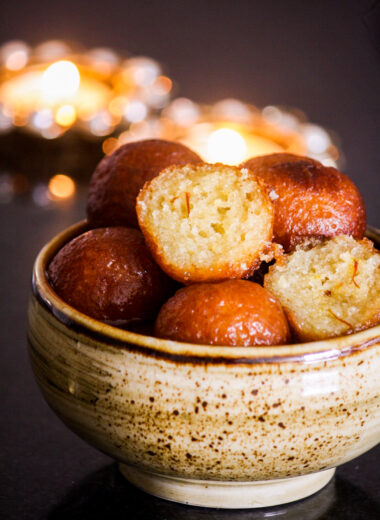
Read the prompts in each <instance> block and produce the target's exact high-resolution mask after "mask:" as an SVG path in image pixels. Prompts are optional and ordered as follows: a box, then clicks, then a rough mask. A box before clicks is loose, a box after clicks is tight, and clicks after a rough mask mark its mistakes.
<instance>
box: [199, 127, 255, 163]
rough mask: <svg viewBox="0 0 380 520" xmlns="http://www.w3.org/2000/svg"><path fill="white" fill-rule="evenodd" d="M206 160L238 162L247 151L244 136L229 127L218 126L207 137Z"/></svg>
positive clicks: (212, 161)
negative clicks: (217, 128)
mask: <svg viewBox="0 0 380 520" xmlns="http://www.w3.org/2000/svg"><path fill="white" fill-rule="evenodd" d="M206 153H207V156H206V160H207V161H208V162H210V163H215V162H221V163H224V164H240V163H241V162H242V161H243V160H244V158H245V156H246V153H247V145H246V142H245V140H244V138H243V137H242V136H241V135H240V134H239V133H238V132H236V131H235V130H232V129H231V128H220V129H219V130H215V131H214V132H212V133H211V134H210V135H209V137H208V139H207V152H206Z"/></svg>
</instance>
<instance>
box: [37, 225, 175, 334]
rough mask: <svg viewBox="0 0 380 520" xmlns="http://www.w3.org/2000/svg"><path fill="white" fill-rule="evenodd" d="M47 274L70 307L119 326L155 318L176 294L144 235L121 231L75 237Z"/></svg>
mask: <svg viewBox="0 0 380 520" xmlns="http://www.w3.org/2000/svg"><path fill="white" fill-rule="evenodd" d="M47 275H48V279H49V282H50V284H51V285H52V287H53V289H54V290H55V291H56V293H57V294H58V295H59V296H60V297H61V298H62V299H63V300H64V301H65V302H67V303H68V304H69V305H71V306H72V307H74V308H76V309H77V310H79V311H80V312H82V313H84V314H87V315H88V316H91V317H92V318H95V319H98V320H101V321H105V322H109V323H114V324H120V325H122V324H126V323H128V322H130V321H133V320H153V319H154V318H155V317H156V314H157V312H158V309H159V308H160V306H161V304H162V303H163V302H164V301H165V300H166V299H167V298H168V297H169V296H170V295H171V294H173V292H174V290H175V288H174V286H173V285H174V282H173V281H172V280H170V279H169V278H168V277H167V276H166V275H165V273H163V272H162V271H161V269H160V268H159V267H158V266H157V265H156V263H155V262H154V260H153V259H152V257H151V255H150V253H149V251H148V249H147V247H146V245H145V243H144V238H143V236H142V234H141V233H140V231H138V230H137V229H128V228H122V227H114V228H99V229H94V230H91V231H87V232H86V233H83V234H82V235H79V236H78V237H76V238H74V239H73V240H71V241H70V242H68V243H67V244H66V245H65V246H64V247H62V249H60V250H59V251H58V253H57V254H56V255H55V257H54V258H53V260H52V261H51V262H50V264H49V266H48V269H47Z"/></svg>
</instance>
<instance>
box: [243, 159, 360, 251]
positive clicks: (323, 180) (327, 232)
mask: <svg viewBox="0 0 380 520" xmlns="http://www.w3.org/2000/svg"><path fill="white" fill-rule="evenodd" d="M242 166H244V167H246V168H249V170H250V171H252V172H253V173H254V174H255V175H257V176H259V177H260V178H261V179H262V180H263V181H264V183H265V184H266V186H267V190H268V193H269V196H270V198H271V200H272V201H273V204H274V208H275V219H274V238H273V240H274V241H275V242H278V243H279V244H281V245H282V246H283V247H284V249H285V251H291V250H293V249H294V248H295V246H296V245H297V244H298V243H300V242H302V240H303V239H304V238H311V237H334V236H337V235H341V234H345V235H351V236H353V237H354V238H362V237H363V235H364V232H365V229H366V213H365V207H364V202H363V199H362V197H361V195H360V193H359V191H358V189H357V187H356V186H355V184H354V183H353V182H352V181H351V180H350V179H349V178H348V177H347V176H346V175H344V174H343V173H341V172H339V171H338V170H336V169H335V168H331V167H327V166H323V164H321V163H320V162H318V161H315V160H314V159H310V158H309V157H301V156H298V155H293V154H287V153H278V154H271V155H263V156H261V157H254V158H253V159H249V160H248V161H246V162H245V163H244V164H243V165H242Z"/></svg>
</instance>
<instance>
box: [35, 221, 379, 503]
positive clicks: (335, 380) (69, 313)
mask: <svg viewBox="0 0 380 520" xmlns="http://www.w3.org/2000/svg"><path fill="white" fill-rule="evenodd" d="M85 229H86V224H85V223H81V224H77V225H75V226H73V227H71V228H69V229H67V230H66V231H64V232H63V233H61V234H59V235H58V236H57V237H55V238H54V239H53V240H52V241H51V242H49V243H48V244H47V245H46V246H45V247H44V248H43V249H42V251H41V252H40V254H39V255H38V257H37V259H36V262H35V266H34V272H33V291H32V295H31V299H30V306H29V348H30V357H31V363H32V367H33V371H34V374H35V377H36V379H37V382H38V384H39V386H40V388H41V390H42V393H43V395H44V397H45V399H46V401H47V402H48V403H49V405H50V406H51V407H52V408H53V410H55V412H56V413H57V414H58V416H59V417H60V418H61V419H62V420H63V422H64V423H65V424H66V425H67V426H68V427H69V428H71V429H72V430H73V431H74V432H76V433H77V434H78V435H79V436H80V437H82V438H83V439H85V440H86V441H88V442H89V443H90V444H92V445H93V446H95V447H97V448H99V449H101V450H102V451H104V452H105V453H107V454H109V455H111V456H112V457H114V458H115V459H116V460H118V461H119V463H120V469H121V471H122V473H123V474H124V476H125V477H126V478H127V479H128V480H129V481H130V482H132V483H133V484H135V485H136V486H138V487H139V488H141V489H143V490H145V491H147V492H148V493H151V494H153V495H156V496H159V497H163V498H166V499H169V500H174V501H178V502H183V503H187V504H193V505H198V506H209V507H224V508H249V507H263V506H269V505H275V504H281V503H286V502H290V501H293V500H298V499H300V498H303V497H306V496H308V495H310V494H312V493H314V492H316V491H318V490H319V489H321V488H322V487H323V486H324V485H325V484H327V482H328V481H329V480H330V479H331V478H332V476H333V474H334V471H335V469H334V468H335V467H336V466H338V465H339V464H342V463H344V462H346V461H348V460H350V459H352V458H354V457H356V456H358V455H360V454H361V453H363V452H365V451H366V450H368V449H370V448H371V447H373V446H375V445H376V444H377V443H378V442H379V440H380V378H379V374H380V326H377V327H374V328H372V329H369V330H366V331H364V332H360V333H357V334H353V335H350V336H345V337H340V338H336V339H331V340H327V341H317V342H313V343H304V344H298V345H286V346H276V347H216V346H204V345H191V344H185V343H178V342H174V341H167V340H160V339H157V338H153V337H149V336H144V335H141V334H136V333H132V332H128V331H125V330H121V329H117V328H114V327H111V326H108V325H105V324H103V323H100V322H98V321H96V320H93V319H91V318H89V317H87V316H85V315H83V314H81V313H80V312H78V311H76V310H75V309H73V308H72V307H70V306H69V305H67V304H66V303H65V302H63V301H62V300H61V299H60V298H59V297H58V296H57V295H56V294H55V293H54V291H53V290H52V288H51V287H50V286H49V284H48V282H47V279H46V275H45V272H46V266H47V265H48V263H49V260H50V259H51V258H52V256H53V255H54V253H55V252H56V251H57V250H58V249H59V248H60V247H62V245H63V244H65V243H66V242H67V241H68V240H69V239H71V238H73V237H74V236H76V235H78V234H79V233H80V232H82V231H84V230H85ZM371 238H372V239H377V240H379V239H380V236H379V234H378V233H376V232H375V233H372V236H371Z"/></svg>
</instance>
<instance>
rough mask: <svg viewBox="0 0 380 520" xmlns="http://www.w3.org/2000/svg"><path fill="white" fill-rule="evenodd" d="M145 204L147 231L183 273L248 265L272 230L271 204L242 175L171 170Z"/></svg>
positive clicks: (210, 169) (212, 168)
mask: <svg viewBox="0 0 380 520" xmlns="http://www.w3.org/2000/svg"><path fill="white" fill-rule="evenodd" d="M153 184H154V181H153ZM146 203H147V205H148V206H149V213H148V212H146V213H147V214H146V218H147V219H148V225H149V227H151V228H152V229H153V230H154V233H155V236H156V237H157V240H158V242H159V243H160V244H161V247H162V248H163V252H164V254H165V256H166V257H168V258H170V259H171V260H172V262H173V263H175V264H176V265H179V266H180V267H181V268H183V269H186V268H187V266H189V267H192V266H194V265H197V266H200V267H202V266H211V265H216V264H226V263H236V260H237V259H238V260H239V261H241V262H243V263H244V259H245V258H252V255H254V253H255V250H257V249H258V248H259V247H262V244H263V241H265V240H267V239H268V229H269V230H270V227H271V211H270V210H269V209H268V201H267V199H266V198H264V197H263V194H262V191H261V189H260V187H259V185H258V184H257V181H256V180H255V179H253V178H252V176H251V174H249V172H248V171H247V170H244V169H243V170H238V169H235V168H229V167H227V166H222V165H202V166H197V167H192V166H186V167H181V168H175V169H172V170H171V172H170V174H168V175H166V176H165V177H164V178H163V177H161V178H160V180H159V183H158V182H157V185H155V186H154V189H153V186H152V190H150V193H149V200H147V201H146ZM242 267H243V268H244V265H243V266H242ZM248 267H249V266H248Z"/></svg>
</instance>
